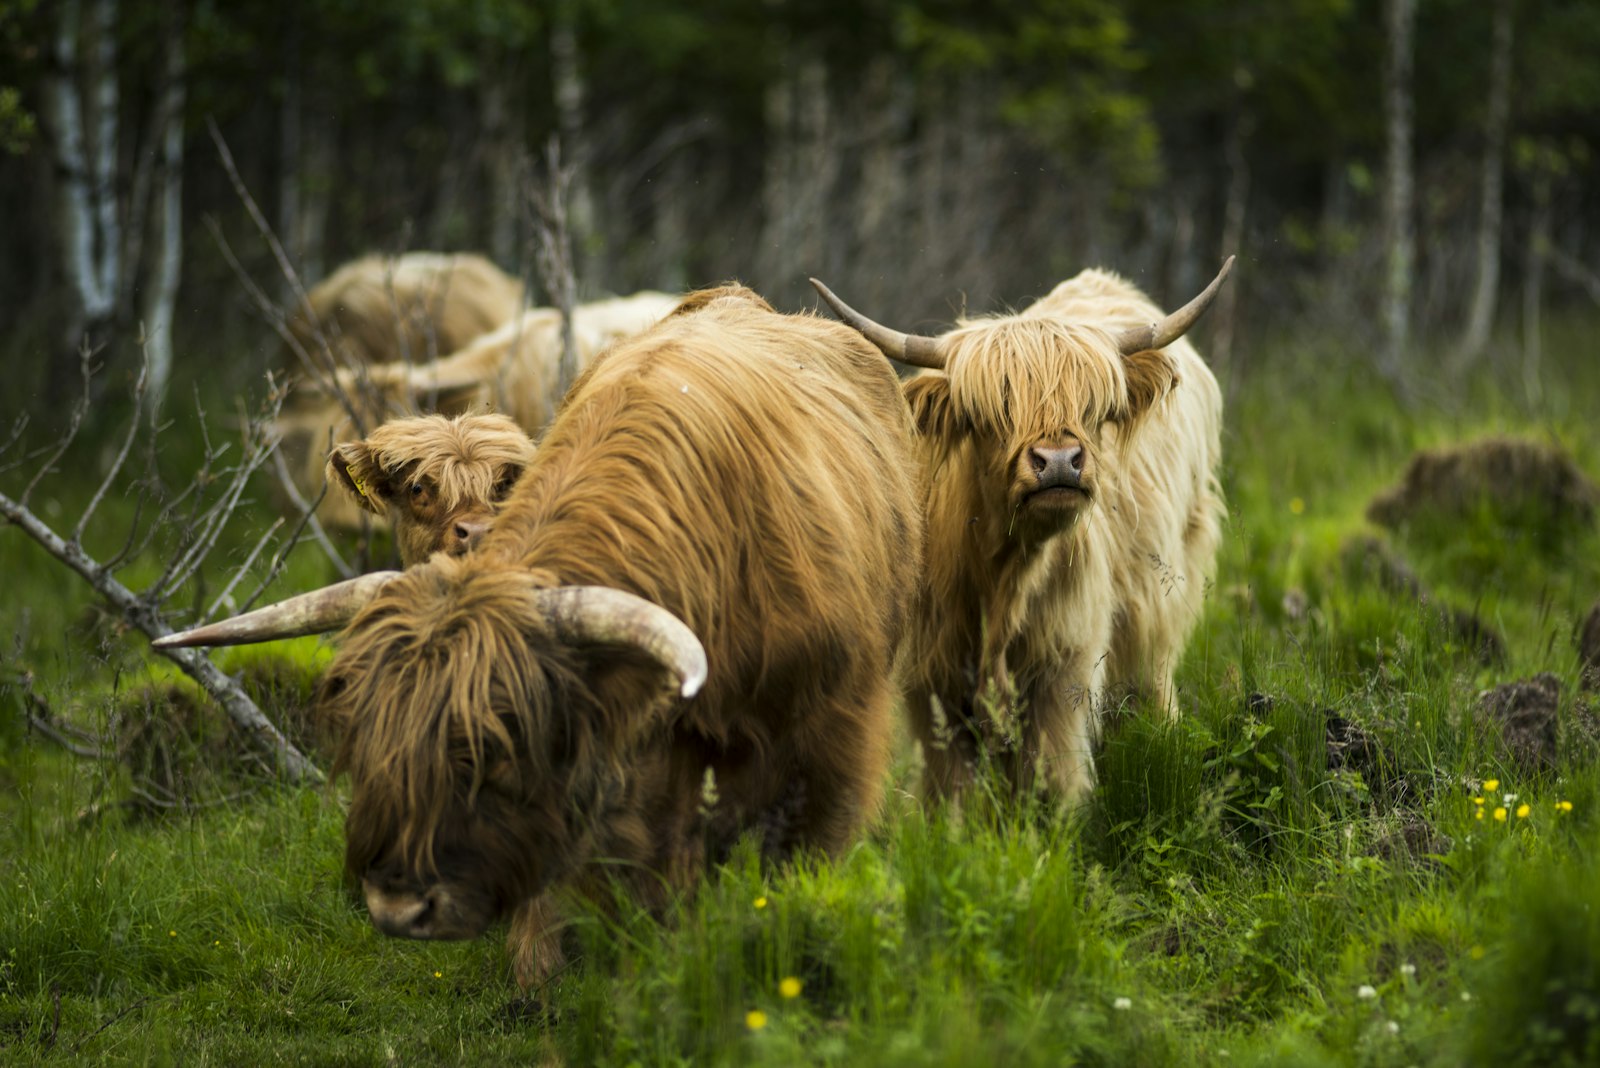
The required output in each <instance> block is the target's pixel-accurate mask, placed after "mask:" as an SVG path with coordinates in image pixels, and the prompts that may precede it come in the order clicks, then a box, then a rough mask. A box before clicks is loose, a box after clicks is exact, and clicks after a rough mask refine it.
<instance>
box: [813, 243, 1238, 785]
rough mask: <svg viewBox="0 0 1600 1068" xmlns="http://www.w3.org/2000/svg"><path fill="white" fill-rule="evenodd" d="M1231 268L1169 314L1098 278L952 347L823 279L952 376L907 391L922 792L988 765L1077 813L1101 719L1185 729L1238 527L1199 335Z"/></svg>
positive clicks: (977, 322) (873, 326) (887, 337)
mask: <svg viewBox="0 0 1600 1068" xmlns="http://www.w3.org/2000/svg"><path fill="white" fill-rule="evenodd" d="M1231 263H1232V260H1229V265H1231ZM1229 265H1225V266H1224V268H1223V271H1222V274H1220V275H1218V277H1217V280H1216V281H1214V282H1213V283H1212V285H1211V286H1210V288H1208V289H1207V290H1206V292H1205V293H1203V294H1202V295H1201V296H1200V297H1199V298H1197V299H1196V300H1195V301H1194V302H1191V304H1190V305H1188V306H1187V307H1185V308H1183V309H1181V310H1180V311H1178V312H1175V313H1174V314H1172V315H1171V316H1167V317H1163V315H1162V313H1161V312H1160V311H1159V310H1158V309H1157V308H1156V307H1155V305H1153V304H1152V303H1151V302H1150V301H1149V299H1148V298H1146V297H1145V295H1144V294H1143V293H1141V292H1139V290H1138V289H1137V288H1135V287H1134V286H1132V285H1130V284H1129V283H1128V282H1125V281H1123V280H1122V279H1121V278H1118V277H1117V276H1116V275H1114V274H1110V273H1108V272H1105V271H1097V270H1088V271H1084V272H1082V273H1081V274H1079V275H1078V276H1077V277H1075V278H1072V279H1070V280H1068V281H1066V282H1063V283H1061V284H1060V285H1058V286H1057V287H1056V288H1055V289H1054V290H1053V291H1052V292H1051V293H1050V294H1049V295H1048V296H1046V297H1045V298H1043V299H1042V300H1040V301H1038V302H1037V303H1035V304H1034V305H1032V306H1031V307H1029V308H1027V309H1026V310H1025V311H1022V312H1020V313H1017V314H1014V315H1003V316H997V317H995V318H988V319H974V320H969V321H967V322H964V323H962V324H960V325H959V326H958V327H957V328H956V329H955V330H952V331H951V332H949V333H947V334H945V335H943V336H942V337H938V338H927V337H915V336H908V335H906V334H901V333H899V332H897V331H893V330H889V329H887V328H885V327H882V326H880V325H879V324H877V323H874V322H872V321H871V320H870V319H867V318H865V317H864V316H861V315H860V314H859V313H857V312H855V311H854V310H852V309H851V308H849V306H848V305H845V304H844V303H843V302H842V301H840V300H839V299H838V298H837V297H835V296H833V294H832V293H830V292H828V290H827V288H826V287H825V286H822V285H821V284H820V283H816V284H817V288H818V290H819V291H820V292H821V293H822V295H823V297H824V299H826V300H827V301H828V302H829V303H830V304H831V305H832V306H833V308H834V310H835V311H836V312H838V314H839V315H840V317H841V318H843V319H845V320H846V321H847V322H850V323H851V324H852V325H854V326H856V327H857V329H859V330H861V331H862V332H863V333H864V334H865V335H866V336H867V337H868V338H870V339H871V340H872V341H873V342H874V343H875V344H877V345H878V346H879V347H880V348H881V349H882V350H883V351H884V353H885V354H887V355H889V356H891V357H893V358H895V359H899V360H903V361H905V362H910V363H915V364H918V365H920V366H923V367H927V368H932V369H936V370H935V371H934V372H933V373H927V374H923V375H919V376H917V377H914V378H912V379H910V380H908V381H907V382H906V385H905V393H906V397H907V399H908V401H909V402H910V404H911V409H912V414H913V418H914V419H915V421H916V423H917V426H918V429H919V430H920V431H921V437H922V462H923V464H924V467H925V469H926V471H927V472H928V475H927V477H928V491H927V499H926V508H925V514H926V520H927V528H928V543H927V557H926V561H925V564H924V569H923V572H922V581H921V586H920V591H919V600H918V609H917V613H916V617H915V621H914V624H913V626H912V628H911V632H910V634H909V636H908V638H907V649H906V655H905V658H904V664H905V675H906V678H905V684H906V689H907V706H908V708H909V709H910V713H911V718H912V723H913V726H914V728H915V730H916V734H917V737H918V738H919V740H920V741H921V742H922V745H923V748H924V752H925V756H926V760H927V765H926V771H925V779H924V788H925V791H926V792H927V793H929V794H931V795H935V796H940V795H947V794H951V793H956V792H959V791H960V790H961V789H962V788H963V787H964V786H965V785H966V783H967V782H968V781H969V780H970V778H971V776H972V774H973V771H974V769H975V767H976V766H977V765H978V764H979V763H980V761H982V760H985V759H987V760H990V761H992V762H993V763H994V764H995V765H997V767H998V768H999V770H1000V771H1001V773H1002V774H1004V775H1005V776H1006V778H1007V779H1008V781H1009V782H1010V783H1011V784H1012V786H1013V787H1014V788H1016V789H1018V790H1030V789H1033V788H1035V787H1039V788H1043V789H1044V791H1045V792H1046V793H1048V794H1051V795H1053V796H1055V797H1056V798H1058V799H1061V800H1066V801H1072V800H1076V799H1079V798H1081V797H1082V796H1083V795H1084V794H1085V793H1086V792H1087V791H1088V789H1089V788H1090V786H1091V784H1092V782H1093V767H1092V763H1091V758H1090V745H1091V741H1092V738H1093V735H1094V732H1095V729H1096V726H1097V719H1098V716H1099V713H1100V711H1101V707H1102V705H1103V703H1104V702H1106V701H1108V700H1116V699H1120V698H1121V697H1123V696H1126V695H1130V694H1134V695H1139V696H1142V697H1143V698H1145V699H1146V700H1148V701H1149V702H1150V703H1151V704H1152V705H1154V706H1155V707H1156V708H1157V709H1159V710H1161V711H1163V712H1164V713H1166V714H1168V715H1176V714H1177V704H1176V699H1175V695H1174V692H1173V685H1172V673H1173V669H1174V668H1175V667H1176V666H1177V661H1178V657H1179V656H1180V655H1181V654H1182V652H1183V648H1184V644H1185V643H1186V642H1187V640H1188V637H1189V634H1190V632H1191V631H1192V630H1193V628H1194V625H1195V623H1196V622H1197V621H1198V619H1199V616H1200V608H1201V603H1202V601H1203V598H1204V595H1205V589H1206V585H1207V583H1208V582H1209V581H1210V578H1211V575H1212V571H1213V568H1214V566H1215V557H1216V552H1217V545H1218V542H1219V540H1220V537H1221V528H1220V522H1221V519H1222V516H1223V514H1224V507H1223V503H1222V497H1221V493H1220V491H1219V488H1218V485H1217V475H1216V473H1217V467H1218V464H1219V462H1220V459H1221V443H1220V437H1221V427H1222V395H1221V392H1220V390H1219V389H1218V388H1217V382H1216V379H1215V378H1214V377H1212V374H1211V372H1210V370H1209V369H1208V368H1207V367H1206V365H1205V363H1204V362H1203V361H1202V360H1201V359H1200V357H1199V355H1198V354H1197V353H1196V352H1195V350H1194V348H1193V346H1191V345H1190V344H1189V343H1188V342H1187V341H1184V340H1182V334H1183V332H1184V331H1185V330H1187V329H1188V327H1189V325H1190V324H1192V323H1193V322H1194V320H1195V319H1196V318H1198V316H1199V315H1200V313H1201V312H1203V311H1204V309H1205V307H1206V305H1207V304H1208V303H1209V301H1210V299H1211V297H1212V295H1213V294H1214V293H1215V292H1216V290H1217V288H1218V286H1219V285H1220V284H1221V282H1222V280H1223V278H1225V277H1226V275H1227V272H1228V269H1229Z"/></svg>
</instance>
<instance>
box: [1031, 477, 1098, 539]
mask: <svg viewBox="0 0 1600 1068" xmlns="http://www.w3.org/2000/svg"><path fill="white" fill-rule="evenodd" d="M1013 500H1014V502H1015V503H1014V505H1013V508H1012V512H1011V514H1012V517H1013V518H1012V528H1013V530H1014V532H1015V533H1017V534H1020V535H1022V536H1023V537H1025V538H1027V539H1028V540H1031V541H1042V540H1044V539H1045V538H1050V537H1054V536H1056V535H1058V534H1065V533H1066V532H1067V531H1069V530H1071V529H1072V528H1073V527H1074V526H1076V525H1077V524H1078V522H1079V521H1080V520H1081V519H1082V518H1083V516H1085V515H1086V514H1087V513H1088V511H1089V509H1090V508H1091V507H1092V506H1093V504H1094V491H1093V489H1072V488H1068V487H1065V486H1058V487H1052V488H1050V489H1045V490H1030V491H1028V492H1024V493H1021V494H1019V495H1017V496H1014V497H1013Z"/></svg>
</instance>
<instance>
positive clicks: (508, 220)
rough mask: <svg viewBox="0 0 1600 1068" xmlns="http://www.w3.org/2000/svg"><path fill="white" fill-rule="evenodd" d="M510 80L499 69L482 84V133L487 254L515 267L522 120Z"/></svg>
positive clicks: (518, 247) (519, 245)
mask: <svg viewBox="0 0 1600 1068" xmlns="http://www.w3.org/2000/svg"><path fill="white" fill-rule="evenodd" d="M509 81H512V79H510V78H508V77H506V76H505V74H504V73H503V72H501V71H499V70H496V71H495V73H494V74H493V75H492V76H491V77H489V78H488V79H486V80H485V83H484V87H483V134H484V140H485V142H486V143H487V149H486V151H487V158H486V160H485V165H486V169H487V171H488V185H489V218H488V226H489V255H490V257H491V258H492V259H493V260H494V261H495V262H496V263H498V264H499V265H500V266H501V267H504V268H506V269H507V270H510V269H512V268H514V267H516V265H517V264H516V259H517V253H518V252H519V251H520V250H521V249H522V247H523V244H524V242H523V238H522V233H521V231H520V229H519V227H518V220H519V219H521V217H522V213H521V212H520V211H518V206H519V205H518V201H519V197H518V188H519V178H520V174H521V172H522V170H523V161H522V160H521V158H520V155H521V149H522V138H521V136H520V133H521V122H520V121H519V112H518V109H517V108H516V107H515V106H514V105H513V103H512V101H511V99H510V95H509V93H508V92H507V89H506V84H507V82H509Z"/></svg>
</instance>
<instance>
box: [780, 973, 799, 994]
mask: <svg viewBox="0 0 1600 1068" xmlns="http://www.w3.org/2000/svg"><path fill="white" fill-rule="evenodd" d="M778 993H779V994H780V995H782V996H783V997H786V998H797V997H799V996H800V980H798V979H796V978H795V977H794V976H792V975H791V976H789V977H788V978H785V979H780V980H778Z"/></svg>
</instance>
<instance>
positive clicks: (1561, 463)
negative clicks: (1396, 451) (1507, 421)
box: [1367, 437, 1600, 529]
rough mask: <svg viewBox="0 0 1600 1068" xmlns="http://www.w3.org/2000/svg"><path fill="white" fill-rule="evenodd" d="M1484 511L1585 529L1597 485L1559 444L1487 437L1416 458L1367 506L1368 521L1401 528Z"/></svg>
mask: <svg viewBox="0 0 1600 1068" xmlns="http://www.w3.org/2000/svg"><path fill="white" fill-rule="evenodd" d="M1485 507H1487V508H1488V509H1489V511H1490V512H1491V513H1492V514H1494V515H1495V516H1496V517H1499V518H1501V519H1503V520H1505V521H1507V522H1514V523H1519V524H1522V523H1526V524H1544V523H1554V524H1556V525H1558V526H1563V527H1564V526H1567V525H1569V524H1573V525H1584V526H1587V525H1590V524H1592V523H1593V522H1594V517H1595V510H1596V508H1597V507H1600V486H1596V485H1595V483H1594V482H1593V481H1591V480H1590V479H1589V477H1588V476H1587V475H1585V474H1584V473H1583V471H1581V470H1580V469H1579V468H1578V466H1577V464H1575V463H1573V461H1572V458H1571V457H1570V456H1568V455H1567V454H1566V453H1565V452H1564V451H1562V450H1561V449H1560V448H1558V447H1556V446H1554V445H1550V444H1548V443H1545V442H1541V441H1527V440H1522V439H1517V438H1499V437H1495V438H1484V439H1482V440H1481V441H1470V442H1466V443H1465V444H1461V445H1445V446H1440V447H1438V448H1433V449H1424V450H1422V451H1420V452H1418V453H1416V454H1415V455H1414V456H1412V457H1411V462H1410V463H1409V464H1408V465H1407V466H1406V470H1405V474H1404V475H1402V476H1401V479H1400V484H1399V485H1398V486H1393V487H1391V488H1389V489H1387V490H1384V491H1383V492H1382V493H1380V494H1378V495H1377V496H1376V497H1374V498H1373V499H1372V502H1371V503H1370V504H1368V505H1367V518H1368V519H1370V520H1372V521H1373V522H1374V523H1377V524H1379V525H1381V526H1385V527H1389V528H1391V529H1398V528H1401V527H1406V526H1409V525H1411V524H1414V523H1416V522H1417V521H1419V520H1435V521H1439V520H1443V521H1449V520H1454V519H1465V518H1468V517H1471V516H1473V515H1475V514H1477V513H1478V511H1479V509H1482V508H1485Z"/></svg>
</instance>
